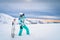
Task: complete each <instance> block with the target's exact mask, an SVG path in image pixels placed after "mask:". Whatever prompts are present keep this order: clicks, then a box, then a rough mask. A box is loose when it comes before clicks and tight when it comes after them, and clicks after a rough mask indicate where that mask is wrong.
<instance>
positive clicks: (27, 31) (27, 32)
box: [19, 25, 29, 36]
mask: <svg viewBox="0 0 60 40" xmlns="http://www.w3.org/2000/svg"><path fill="white" fill-rule="evenodd" d="M23 28H24V29H25V30H26V34H27V35H29V29H28V27H27V26H26V25H24V26H20V30H19V36H21V35H22V31H23Z"/></svg>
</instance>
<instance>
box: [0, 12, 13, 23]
mask: <svg viewBox="0 0 60 40" xmlns="http://www.w3.org/2000/svg"><path fill="white" fill-rule="evenodd" d="M12 20H13V17H11V16H10V15H8V14H4V13H0V23H4V24H5V23H10V22H11V21H12Z"/></svg>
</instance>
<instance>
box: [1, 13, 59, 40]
mask: <svg viewBox="0 0 60 40" xmlns="http://www.w3.org/2000/svg"><path fill="white" fill-rule="evenodd" d="M3 16H4V14H3ZM3 16H2V14H0V40H60V23H58V24H26V25H27V26H28V28H29V30H30V35H26V31H25V29H24V30H23V33H22V36H18V33H19V25H18V24H17V25H16V27H15V29H16V30H15V38H12V37H11V28H12V25H11V21H12V19H13V17H11V16H7V15H5V16H4V17H3ZM1 17H2V18H1ZM5 17H6V19H4V18H5ZM2 20H3V21H2ZM9 20H10V21H9ZM4 22H6V23H4Z"/></svg>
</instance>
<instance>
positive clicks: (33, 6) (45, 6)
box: [0, 0, 60, 15]
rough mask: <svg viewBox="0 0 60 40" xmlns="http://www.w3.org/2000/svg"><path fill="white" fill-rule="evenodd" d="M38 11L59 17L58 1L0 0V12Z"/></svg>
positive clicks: (59, 7)
mask: <svg viewBox="0 0 60 40" xmlns="http://www.w3.org/2000/svg"><path fill="white" fill-rule="evenodd" d="M20 10H24V11H28V10H31V11H40V12H49V13H51V12H52V13H53V12H55V13H57V14H58V15H60V0H0V12H1V11H2V12H14V11H15V12H16V11H20Z"/></svg>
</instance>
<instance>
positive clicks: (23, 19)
mask: <svg viewBox="0 0 60 40" xmlns="http://www.w3.org/2000/svg"><path fill="white" fill-rule="evenodd" d="M24 21H25V15H24V13H20V16H19V25H20V31H19V36H21V35H22V31H23V28H24V29H25V30H26V33H27V35H29V34H30V33H29V29H28V27H27V26H26V25H25V23H24Z"/></svg>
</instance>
